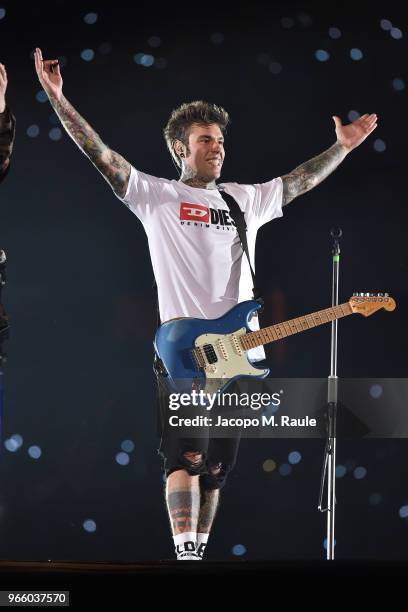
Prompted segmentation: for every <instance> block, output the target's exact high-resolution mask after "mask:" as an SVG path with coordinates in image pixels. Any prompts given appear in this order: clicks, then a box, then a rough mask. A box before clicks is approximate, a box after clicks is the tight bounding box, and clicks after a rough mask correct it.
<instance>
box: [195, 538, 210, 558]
mask: <svg viewBox="0 0 408 612" xmlns="http://www.w3.org/2000/svg"><path fill="white" fill-rule="evenodd" d="M209 535H210V534H209V533H197V548H196V552H197V555H198V556H199V557H200V559H202V558H203V556H204V551H205V547H206V546H207V542H208V537H209Z"/></svg>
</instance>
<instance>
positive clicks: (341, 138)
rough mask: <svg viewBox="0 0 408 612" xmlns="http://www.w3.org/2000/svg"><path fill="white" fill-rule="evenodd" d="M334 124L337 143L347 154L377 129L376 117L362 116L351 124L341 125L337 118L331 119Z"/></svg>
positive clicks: (373, 115) (374, 115)
mask: <svg viewBox="0 0 408 612" xmlns="http://www.w3.org/2000/svg"><path fill="white" fill-rule="evenodd" d="M333 119H334V122H335V124H336V136H337V142H339V143H340V144H341V145H343V147H345V148H346V149H347V152H350V151H352V150H353V149H355V148H356V147H358V145H360V144H361V143H362V142H363V141H364V140H365V139H366V138H367V136H369V135H370V134H371V132H373V131H374V130H375V128H376V127H377V115H376V114H372V115H362V117H360V118H359V119H356V121H353V123H349V124H348V125H342V123H341V119H340V118H339V117H336V116H334V117H333Z"/></svg>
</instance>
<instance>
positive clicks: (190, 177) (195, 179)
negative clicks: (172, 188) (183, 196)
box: [179, 166, 218, 189]
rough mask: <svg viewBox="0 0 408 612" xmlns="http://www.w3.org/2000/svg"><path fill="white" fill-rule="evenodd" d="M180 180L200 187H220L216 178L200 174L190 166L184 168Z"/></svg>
mask: <svg viewBox="0 0 408 612" xmlns="http://www.w3.org/2000/svg"><path fill="white" fill-rule="evenodd" d="M179 182H181V183H185V184H186V185H189V187H198V188H199V189H218V187H217V184H216V182H215V179H212V180H209V179H207V178H205V177H203V176H198V175H197V174H194V171H193V170H191V169H190V168H189V167H188V166H187V167H184V168H183V172H182V174H181V177H180V179H179Z"/></svg>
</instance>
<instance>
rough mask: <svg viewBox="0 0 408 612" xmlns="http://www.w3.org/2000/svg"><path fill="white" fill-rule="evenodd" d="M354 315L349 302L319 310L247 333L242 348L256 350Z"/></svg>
mask: <svg viewBox="0 0 408 612" xmlns="http://www.w3.org/2000/svg"><path fill="white" fill-rule="evenodd" d="M352 313H353V311H352V309H351V306H350V304H349V303H348V302H346V303H345V304H339V305H338V306H332V307H331V308H325V309H324V310H318V311H317V312H312V313H311V314H308V315H305V316H304V317H297V318H296V319H290V320H289V321H285V322H284V323H278V324H276V325H270V326H269V327H264V328H263V329H260V330H259V331H254V332H249V333H246V334H245V335H244V336H241V338H240V340H241V346H242V348H243V349H244V350H246V351H247V350H249V349H251V348H255V347H256V346H261V345H264V344H269V343H270V342H276V341H277V340H282V338H286V337H287V336H292V335H293V334H298V333H300V332H303V331H306V330H307V329H312V327H317V326H318V325H323V324H324V323H330V322H331V321H334V320H335V319H340V318H341V317H346V316H347V315H350V314H352Z"/></svg>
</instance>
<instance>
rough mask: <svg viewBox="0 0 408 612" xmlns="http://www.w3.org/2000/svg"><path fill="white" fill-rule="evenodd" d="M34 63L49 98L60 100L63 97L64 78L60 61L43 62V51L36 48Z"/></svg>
mask: <svg viewBox="0 0 408 612" xmlns="http://www.w3.org/2000/svg"><path fill="white" fill-rule="evenodd" d="M34 61H35V69H36V72H37V75H38V79H39V81H40V83H41V85H42V86H43V89H44V91H45V92H46V94H47V96H48V97H49V98H54V99H56V100H60V99H61V96H62V77H61V73H60V67H59V62H58V60H57V59H54V60H43V57H42V53H41V49H38V48H36V50H35V52H34Z"/></svg>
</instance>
